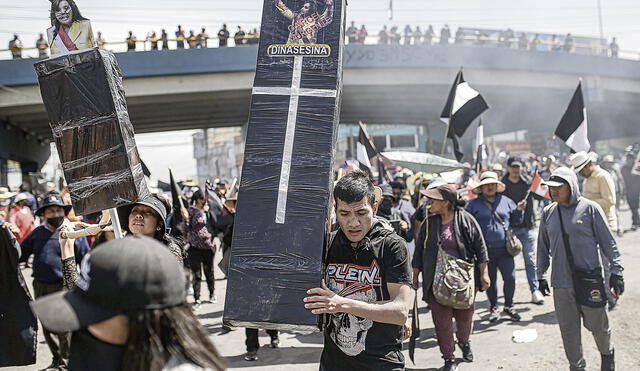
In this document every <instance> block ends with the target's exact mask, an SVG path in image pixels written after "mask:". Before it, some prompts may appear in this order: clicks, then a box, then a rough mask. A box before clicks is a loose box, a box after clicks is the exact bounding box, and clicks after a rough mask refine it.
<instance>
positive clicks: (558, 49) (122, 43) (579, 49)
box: [0, 35, 640, 60]
mask: <svg viewBox="0 0 640 371" xmlns="http://www.w3.org/2000/svg"><path fill="white" fill-rule="evenodd" d="M423 37H424V36H423ZM259 39H260V36H259V35H247V36H243V37H233V36H231V37H228V38H227V39H226V41H227V43H226V46H220V38H219V37H217V36H213V37H211V36H207V37H204V38H203V37H197V36H196V37H195V39H190V38H189V37H185V38H183V39H176V38H171V39H165V40H164V41H163V40H162V39H160V38H155V39H151V38H149V37H147V38H145V39H141V40H119V41H105V40H97V44H98V46H99V47H100V48H104V49H107V50H111V51H113V52H114V53H121V52H127V51H129V52H136V51H148V50H155V49H158V50H162V49H170V50H172V49H194V48H202V47H206V48H219V47H237V46H246V45H254V44H258V42H259ZM409 39H411V40H410V41H409V42H408V43H407V42H406V41H405V40H406V38H405V36H404V35H398V36H397V38H392V39H389V40H390V42H386V43H385V44H391V45H393V44H398V45H406V46H409V45H425V46H428V45H436V44H441V43H440V38H437V37H434V38H432V39H431V40H430V41H429V42H424V41H420V42H418V43H414V42H413V40H414V38H413V37H410V38H409ZM179 41H181V42H182V43H183V44H184V47H183V48H179V47H178V42H179ZM448 41H449V42H448V43H446V44H447V45H462V46H469V47H478V48H495V47H505V46H504V45H505V41H509V43H510V44H511V45H510V47H509V48H511V49H520V50H525V49H526V50H530V51H531V52H552V53H577V54H587V55H594V56H595V55H599V56H610V57H614V58H616V57H617V58H622V59H630V60H640V51H636V50H628V49H620V50H619V52H618V54H617V55H615V54H613V55H612V51H611V50H610V48H609V47H608V46H606V45H593V44H581V43H577V42H574V43H572V48H571V50H569V51H564V50H563V45H564V44H563V43H562V42H556V43H553V42H551V41H547V40H539V42H538V44H537V45H536V46H535V49H531V43H530V41H529V43H528V44H527V47H526V48H519V45H518V41H519V40H518V38H517V37H513V38H509V39H508V40H505V39H499V38H496V37H490V36H479V37H477V36H464V37H461V38H459V39H455V38H451V39H450V40H448ZM165 43H166V47H165V48H163V45H165ZM346 43H347V44H348V41H347V42H346ZM355 43H356V44H381V40H380V37H379V36H378V35H367V36H366V38H365V39H364V41H358V42H355ZM131 44H133V45H135V50H127V49H128V46H129V45H131ZM154 44H155V47H154ZM191 44H195V46H193V47H192V46H190V45H191ZM18 51H19V52H20V54H21V58H41V57H43V56H48V47H26V48H25V47H22V48H14V49H9V48H7V49H0V59H11V58H12V54H13V52H18Z"/></svg>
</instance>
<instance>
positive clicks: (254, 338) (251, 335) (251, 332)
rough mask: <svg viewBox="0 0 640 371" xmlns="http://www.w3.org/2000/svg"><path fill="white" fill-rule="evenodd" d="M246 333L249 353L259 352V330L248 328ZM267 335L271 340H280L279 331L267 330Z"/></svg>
mask: <svg viewBox="0 0 640 371" xmlns="http://www.w3.org/2000/svg"><path fill="white" fill-rule="evenodd" d="M244 331H245V334H246V336H247V340H245V342H244V343H245V344H246V346H247V352H253V351H257V350H258V349H259V348H260V343H259V342H258V329H257V328H247V329H245V330H244ZM267 334H269V336H271V340H274V339H277V338H278V330H267Z"/></svg>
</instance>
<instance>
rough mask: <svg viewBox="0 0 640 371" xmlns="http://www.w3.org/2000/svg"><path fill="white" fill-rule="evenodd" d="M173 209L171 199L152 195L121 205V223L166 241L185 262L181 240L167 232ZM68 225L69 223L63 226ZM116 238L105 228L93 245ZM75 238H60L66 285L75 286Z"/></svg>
mask: <svg viewBox="0 0 640 371" xmlns="http://www.w3.org/2000/svg"><path fill="white" fill-rule="evenodd" d="M170 209H171V205H170V204H169V202H168V201H166V200H164V199H162V198H161V197H160V196H158V195H151V196H149V197H147V198H145V199H143V200H140V201H138V202H135V203H132V204H129V205H124V206H120V207H118V209H117V212H118V219H120V227H121V228H122V229H123V230H124V231H125V232H126V233H127V234H128V235H133V236H147V237H150V238H153V239H155V240H157V241H159V242H160V243H162V244H164V245H165V246H166V247H167V248H168V249H169V251H170V252H171V253H172V254H173V255H174V256H175V257H176V259H177V260H178V261H179V262H180V264H182V262H183V257H182V249H181V248H180V247H179V246H178V243H177V242H176V241H175V240H174V239H173V238H172V237H171V236H169V234H167V233H166V219H167V214H168V212H169V211H170ZM63 228H65V227H63ZM112 239H114V235H113V232H101V233H100V234H98V237H97V238H96V240H95V242H94V244H93V247H94V248H95V247H97V246H98V245H100V244H102V243H104V242H106V241H109V240H112ZM70 241H73V240H72V239H65V238H60V246H61V250H62V251H61V257H62V265H63V273H64V286H65V287H66V288H71V287H73V284H74V283H75V282H76V279H77V276H78V272H77V269H76V266H75V264H74V259H73V257H74V254H73V249H72V248H70V246H72V244H71V243H70Z"/></svg>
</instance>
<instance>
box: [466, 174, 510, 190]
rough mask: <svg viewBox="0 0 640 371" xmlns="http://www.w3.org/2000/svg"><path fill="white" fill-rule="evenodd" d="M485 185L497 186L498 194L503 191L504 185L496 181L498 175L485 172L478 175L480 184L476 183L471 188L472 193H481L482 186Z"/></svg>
mask: <svg viewBox="0 0 640 371" xmlns="http://www.w3.org/2000/svg"><path fill="white" fill-rule="evenodd" d="M487 184H497V185H498V193H502V192H504V190H505V185H504V183H502V182H501V181H499V180H498V174H496V173H495V172H493V171H485V172H484V173H482V175H480V183H478V185H476V186H475V188H473V193H475V194H480V193H482V186H483V185H487Z"/></svg>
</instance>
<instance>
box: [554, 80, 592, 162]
mask: <svg viewBox="0 0 640 371" xmlns="http://www.w3.org/2000/svg"><path fill="white" fill-rule="evenodd" d="M555 135H556V136H557V137H558V138H560V139H562V140H563V141H564V142H565V143H566V144H567V146H569V148H571V151H572V152H580V151H585V152H588V151H589V149H591V144H590V143H589V138H588V137H587V109H586V107H585V106H584V100H583V99H582V81H580V82H579V83H578V87H577V88H576V91H575V92H574V93H573V97H572V98H571V102H569V106H568V107H567V110H566V111H565V113H564V115H562V119H560V123H559V124H558V127H557V128H556V131H555Z"/></svg>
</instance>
